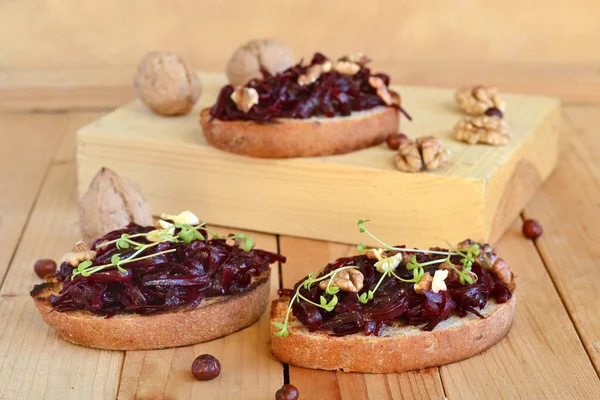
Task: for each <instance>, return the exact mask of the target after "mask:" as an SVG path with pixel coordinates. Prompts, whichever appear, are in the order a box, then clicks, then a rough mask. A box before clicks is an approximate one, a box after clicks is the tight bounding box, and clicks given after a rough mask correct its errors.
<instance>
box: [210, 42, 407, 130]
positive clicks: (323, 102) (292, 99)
mask: <svg viewBox="0 0 600 400" xmlns="http://www.w3.org/2000/svg"><path fill="white" fill-rule="evenodd" d="M327 60H328V59H327V58H326V57H325V56H324V55H322V54H321V53H315V55H314V56H313V58H312V61H311V62H310V64H308V65H302V62H300V63H299V64H297V65H294V66H293V67H290V68H288V69H287V70H285V71H283V72H281V73H278V74H276V75H271V74H269V72H267V71H265V70H263V71H262V74H263V79H261V80H260V79H253V80H251V81H249V82H248V83H247V84H246V87H248V88H252V89H256V91H257V92H258V96H259V102H258V104H256V105H254V106H253V107H252V108H251V109H250V111H249V112H248V113H247V114H246V113H244V112H243V111H241V110H239V109H238V108H237V106H236V105H235V103H234V102H233V100H231V94H232V93H233V91H234V88H233V86H231V85H227V86H224V87H223V88H222V89H221V91H220V93H219V96H218V98H217V102H216V103H215V105H214V106H213V107H212V108H211V110H210V115H211V116H212V117H213V118H216V119H219V120H223V121H234V120H250V121H257V122H269V121H273V120H275V119H277V118H299V119H304V118H310V117H317V116H320V117H323V116H324V117H329V118H331V117H335V116H348V115H350V114H351V113H352V112H353V111H361V110H370V109H372V108H374V107H377V106H385V103H384V102H383V100H381V98H380V97H379V96H378V95H377V93H376V91H375V89H374V88H373V87H372V86H371V85H370V84H369V82H368V81H369V77H372V76H375V77H379V78H381V79H382V80H383V82H384V83H385V85H386V86H388V85H389V83H390V78H389V76H387V75H385V74H373V73H371V70H370V69H369V68H367V67H366V66H365V65H361V68H360V70H359V71H358V72H357V73H356V74H354V75H344V74H341V73H339V72H337V71H335V70H332V71H330V72H327V73H323V74H322V75H321V76H320V78H319V79H318V80H317V81H316V82H314V83H312V84H308V85H303V86H302V85H299V84H298V78H299V77H300V76H301V75H303V74H306V72H307V70H308V68H309V67H311V66H313V65H315V64H323V63H324V62H326V61H327ZM396 107H398V108H399V109H400V110H401V111H402V112H404V110H402V109H401V108H400V107H399V106H396ZM407 117H408V115H407ZM408 118H409V119H410V117H408Z"/></svg>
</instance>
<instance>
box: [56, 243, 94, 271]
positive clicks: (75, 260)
mask: <svg viewBox="0 0 600 400" xmlns="http://www.w3.org/2000/svg"><path fill="white" fill-rule="evenodd" d="M95 258H96V252H95V251H93V250H89V249H88V247H87V245H86V244H85V243H84V242H82V241H79V242H77V243H75V246H74V247H73V251H71V252H69V253H65V254H64V255H63V256H62V259H61V263H64V262H67V263H69V264H70V265H71V266H72V267H76V266H78V265H79V263H81V262H83V261H93V260H94V259H95Z"/></svg>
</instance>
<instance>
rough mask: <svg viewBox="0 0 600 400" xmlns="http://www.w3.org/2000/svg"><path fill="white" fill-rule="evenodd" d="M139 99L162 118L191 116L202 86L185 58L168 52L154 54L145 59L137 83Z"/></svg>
mask: <svg viewBox="0 0 600 400" xmlns="http://www.w3.org/2000/svg"><path fill="white" fill-rule="evenodd" d="M134 87H135V91H136V93H137V96H138V97H139V98H140V100H141V101H142V102H143V103H144V104H146V105H147V106H148V107H149V108H150V109H151V110H152V111H154V112H155V113H157V114H160V115H167V116H169V115H183V114H187V113H189V112H190V111H191V110H192V108H193V107H194V104H195V103H196V100H198V97H200V93H201V92H202V85H201V83H200V79H199V78H198V75H197V74H196V72H195V71H194V70H193V69H192V68H191V67H190V65H189V64H188V63H187V62H186V61H185V60H183V59H182V58H181V57H179V56H177V55H175V54H173V53H168V52H164V51H161V52H152V53H148V54H146V55H145V56H144V58H142V60H141V61H140V63H139V65H138V71H137V75H136V76H135V80H134Z"/></svg>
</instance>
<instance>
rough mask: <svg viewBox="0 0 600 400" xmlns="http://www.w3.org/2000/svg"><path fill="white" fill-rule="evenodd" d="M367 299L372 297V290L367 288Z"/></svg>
mask: <svg viewBox="0 0 600 400" xmlns="http://www.w3.org/2000/svg"><path fill="white" fill-rule="evenodd" d="M367 299H369V300H372V299H373V291H372V290H369V291H368V292H367Z"/></svg>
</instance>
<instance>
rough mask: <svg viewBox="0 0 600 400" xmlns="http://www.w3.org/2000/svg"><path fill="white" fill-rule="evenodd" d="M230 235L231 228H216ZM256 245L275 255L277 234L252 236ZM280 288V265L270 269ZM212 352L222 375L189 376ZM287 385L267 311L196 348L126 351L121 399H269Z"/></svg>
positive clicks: (274, 285)
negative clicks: (276, 356) (211, 377)
mask: <svg viewBox="0 0 600 400" xmlns="http://www.w3.org/2000/svg"><path fill="white" fill-rule="evenodd" d="M216 231H217V232H219V233H221V234H224V235H226V234H229V233H231V232H232V230H231V229H227V228H221V229H216ZM248 233H249V234H250V235H251V236H252V238H253V239H254V240H255V243H256V247H257V248H261V249H264V250H269V251H273V252H277V238H276V237H275V236H273V235H265V234H256V233H252V232H248ZM278 289H279V267H278V265H277V264H274V265H272V269H271V292H270V293H271V298H272V299H274V298H276V296H277V290H278ZM200 354H211V355H213V356H215V357H216V358H217V359H218V360H219V362H220V363H221V375H220V376H219V377H218V378H217V379H214V380H212V381H207V382H199V381H196V380H195V379H194V377H193V376H192V374H191V366H192V362H193V361H194V359H195V358H196V357H197V356H199V355H200ZM281 385H283V366H282V365H281V363H280V362H279V361H277V360H275V359H274V358H273V357H272V356H271V354H270V353H269V312H268V310H267V311H265V313H263V315H262V316H261V319H260V321H259V322H258V323H256V324H254V325H252V326H250V327H248V328H246V329H243V330H241V331H239V332H237V333H234V334H232V335H229V336H226V337H224V338H221V339H216V340H213V341H210V342H207V343H202V344H198V345H195V346H187V347H180V348H177V349H166V350H156V351H128V352H126V357H125V363H124V364H123V374H122V380H121V386H120V388H119V399H138V398H142V399H144V398H152V399H172V398H175V399H198V398H202V399H215V400H218V399H242V398H243V399H249V400H250V399H256V400H259V399H266V398H270V397H272V396H273V394H274V393H275V392H276V391H277V390H278V389H279V388H280V387H281Z"/></svg>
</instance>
